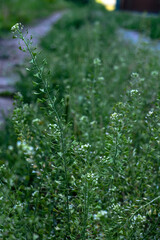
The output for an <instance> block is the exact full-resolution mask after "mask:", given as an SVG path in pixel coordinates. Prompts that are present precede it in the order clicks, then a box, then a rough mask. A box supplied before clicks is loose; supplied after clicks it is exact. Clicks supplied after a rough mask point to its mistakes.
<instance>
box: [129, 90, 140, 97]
mask: <svg viewBox="0 0 160 240" xmlns="http://www.w3.org/2000/svg"><path fill="white" fill-rule="evenodd" d="M130 95H131V97H133V96H136V95H140V94H139V91H138V90H137V89H132V90H131V91H130Z"/></svg>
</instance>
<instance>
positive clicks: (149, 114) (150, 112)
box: [147, 109, 153, 117]
mask: <svg viewBox="0 0 160 240" xmlns="http://www.w3.org/2000/svg"><path fill="white" fill-rule="evenodd" d="M152 115H153V109H151V110H150V111H149V112H148V114H147V117H151V116H152Z"/></svg>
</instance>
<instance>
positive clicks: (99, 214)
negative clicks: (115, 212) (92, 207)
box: [93, 210, 108, 220]
mask: <svg viewBox="0 0 160 240" xmlns="http://www.w3.org/2000/svg"><path fill="white" fill-rule="evenodd" d="M107 214H108V212H107V211H105V210H101V211H99V212H98V213H97V214H94V215H93V218H94V220H99V219H100V218H101V217H107Z"/></svg>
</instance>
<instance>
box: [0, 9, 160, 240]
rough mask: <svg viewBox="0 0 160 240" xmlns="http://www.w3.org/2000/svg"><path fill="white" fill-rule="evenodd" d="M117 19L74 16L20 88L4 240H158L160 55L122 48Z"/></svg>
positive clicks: (6, 147) (7, 151) (6, 150)
mask: <svg viewBox="0 0 160 240" xmlns="http://www.w3.org/2000/svg"><path fill="white" fill-rule="evenodd" d="M118 18H121V13H116V12H115V13H108V12H105V11H103V10H102V9H101V8H98V7H97V8H96V7H93V6H92V8H89V7H86V8H77V9H75V8H74V11H70V12H68V13H67V14H66V15H65V16H64V17H63V19H61V20H60V21H59V22H58V23H57V24H56V25H55V26H54V27H53V29H52V30H51V32H50V33H49V34H48V35H47V36H46V37H45V38H44V39H43V40H42V42H41V47H42V55H43V56H42V55H40V56H39V55H36V59H35V57H34V56H33V59H32V63H33V64H32V65H31V67H30V71H29V72H26V73H25V74H24V76H22V80H21V82H19V83H18V84H17V89H18V90H19V91H20V92H21V94H18V95H17V100H16V108H15V110H14V114H13V118H12V120H11V121H9V122H8V123H7V126H6V132H5V131H2V134H0V142H1V152H0V163H1V168H0V180H1V185H0V187H1V191H0V201H1V209H0V213H1V214H0V216H1V217H0V229H2V230H1V232H0V237H1V238H3V239H20V240H21V239H60V240H62V239H82V240H84V239H94V240H95V239H97V240H106V239H109V240H117V239H118V240H120V239H124V240H132V239H133V240H140V239H143V240H150V239H156V240H158V239H159V232H160V229H159V224H158V223H159V220H160V219H159V218H160V216H159V210H160V206H159V180H160V179H159V143H160V141H159V136H160V128H159V114H160V106H159V99H160V85H159V76H160V72H159V69H160V64H159V56H158V54H157V53H155V52H152V50H150V49H148V48H147V46H146V45H144V46H143V45H141V46H138V47H133V46H132V45H130V44H128V45H126V44H125V43H124V42H123V41H121V40H120V39H119V38H118V37H117V29H118V28H119V26H122V24H126V20H125V23H123V21H122V20H121V22H119V21H117V19H118ZM130 18H131V19H132V15H131V16H130V15H128V21H130ZM33 37H34V36H33ZM44 56H45V58H46V61H47V62H48V64H47V65H45V61H43V59H44ZM42 61H43V63H42ZM49 69H50V71H49Z"/></svg>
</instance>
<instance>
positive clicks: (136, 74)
mask: <svg viewBox="0 0 160 240" xmlns="http://www.w3.org/2000/svg"><path fill="white" fill-rule="evenodd" d="M131 77H132V78H138V77H139V74H138V73H136V72H133V73H132V74H131Z"/></svg>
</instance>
